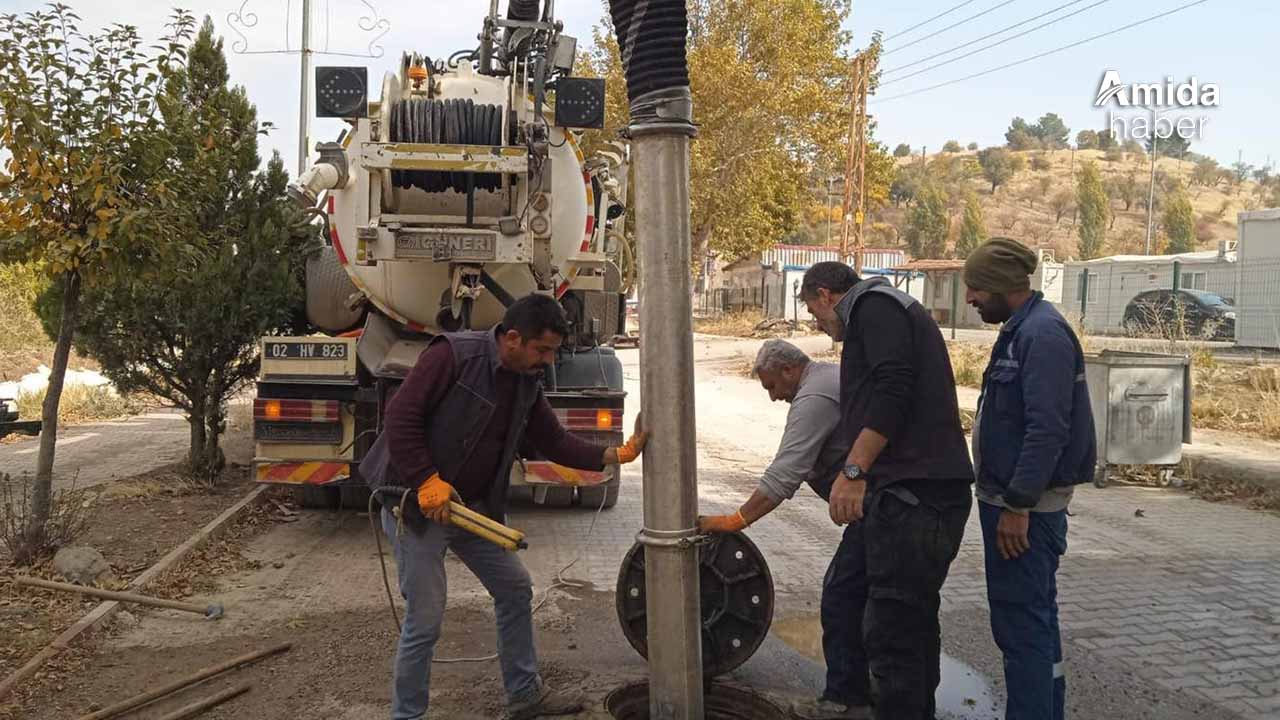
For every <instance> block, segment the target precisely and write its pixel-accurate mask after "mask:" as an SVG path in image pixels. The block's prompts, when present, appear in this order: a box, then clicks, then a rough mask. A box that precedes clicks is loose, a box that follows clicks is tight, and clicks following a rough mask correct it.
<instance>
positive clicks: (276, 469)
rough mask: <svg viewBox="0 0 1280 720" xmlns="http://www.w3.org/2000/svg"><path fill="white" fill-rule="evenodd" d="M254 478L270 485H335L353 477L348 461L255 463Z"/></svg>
mask: <svg viewBox="0 0 1280 720" xmlns="http://www.w3.org/2000/svg"><path fill="white" fill-rule="evenodd" d="M253 476H254V479H255V480H256V481H258V482H260V483H264V484H268V485H335V484H338V483H340V482H342V481H343V480H347V479H349V478H350V477H351V464H350V463H347V462H321V461H316V462H263V461H257V460H255V461H254V463H253Z"/></svg>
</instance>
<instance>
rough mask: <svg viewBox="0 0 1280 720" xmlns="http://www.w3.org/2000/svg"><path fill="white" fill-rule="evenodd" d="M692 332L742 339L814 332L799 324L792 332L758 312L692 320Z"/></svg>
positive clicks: (810, 328) (788, 324)
mask: <svg viewBox="0 0 1280 720" xmlns="http://www.w3.org/2000/svg"><path fill="white" fill-rule="evenodd" d="M693 331H694V332H696V333H701V334H704V335H720V336H724V337H742V338H757V339H760V338H786V337H792V336H793V335H812V334H814V333H815V332H816V331H815V330H814V329H813V328H812V327H810V326H809V325H807V324H801V325H800V326H799V328H797V329H796V330H795V332H794V333H793V332H792V327H791V323H790V322H787V321H785V320H781V319H779V318H772V319H766V318H765V317H764V314H763V313H762V312H761V311H759V310H747V311H744V312H730V313H724V314H723V315H719V316H716V317H706V318H694V319H693Z"/></svg>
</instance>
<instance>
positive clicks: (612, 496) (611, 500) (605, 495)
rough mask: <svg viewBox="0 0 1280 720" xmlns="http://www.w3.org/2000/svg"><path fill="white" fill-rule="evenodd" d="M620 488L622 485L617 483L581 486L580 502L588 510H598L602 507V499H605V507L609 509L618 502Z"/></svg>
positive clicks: (579, 491)
mask: <svg viewBox="0 0 1280 720" xmlns="http://www.w3.org/2000/svg"><path fill="white" fill-rule="evenodd" d="M620 489H621V486H619V485H618V484H617V483H608V484H605V485H593V486H591V487H580V488H578V503H579V504H580V505H581V506H582V507H584V508H586V509H587V510H596V509H597V508H599V507H600V502H601V500H603V501H604V509H605V510H608V509H609V508H611V507H613V506H614V505H617V504H618V491H619V490H620Z"/></svg>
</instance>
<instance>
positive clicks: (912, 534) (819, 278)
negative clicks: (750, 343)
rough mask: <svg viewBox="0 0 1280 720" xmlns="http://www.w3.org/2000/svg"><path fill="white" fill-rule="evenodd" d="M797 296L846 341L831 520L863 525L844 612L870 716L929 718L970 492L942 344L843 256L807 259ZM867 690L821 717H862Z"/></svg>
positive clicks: (890, 291)
mask: <svg viewBox="0 0 1280 720" xmlns="http://www.w3.org/2000/svg"><path fill="white" fill-rule="evenodd" d="M800 298H801V299H802V300H804V302H805V305H806V306H807V307H808V309H809V312H810V313H811V314H813V316H814V317H815V318H817V319H818V321H819V322H820V323H821V324H822V327H823V328H824V329H825V330H826V331H827V333H828V334H829V335H831V337H832V338H833V339H835V340H843V341H844V349H843V351H842V353H841V356H840V411H841V427H840V430H839V431H838V432H842V433H844V434H845V436H844V440H845V441H846V443H847V445H846V446H847V447H849V448H850V450H849V451H848V453H847V455H846V456H845V457H843V458H840V459H839V460H838V465H837V466H836V467H832V468H829V474H828V477H832V478H833V480H832V481H831V490H830V512H831V519H832V520H833V521H835V522H836V523H837V524H840V525H843V524H846V523H855V522H857V523H861V525H862V530H863V537H864V544H865V548H866V550H865V558H864V560H863V563H862V567H860V568H857V574H858V580H859V582H856V583H852V584H851V585H852V586H853V587H851V589H850V593H849V595H850V599H849V601H848V604H847V608H848V610H847V612H848V615H849V618H848V619H849V622H850V623H855V624H859V625H860V627H861V631H862V634H863V637H864V640H865V646H866V652H867V657H868V661H869V665H870V668H871V682H872V684H873V686H874V690H875V691H876V694H877V695H878V700H877V703H876V706H875V717H876V718H878V719H879V720H932V719H933V717H934V693H935V692H936V690H937V688H938V683H939V680H940V661H941V650H942V647H941V634H940V629H939V626H938V608H939V604H940V598H939V594H938V593H939V591H940V590H941V588H942V584H943V582H944V581H945V580H946V578H947V571H948V569H950V567H951V561H952V560H954V559H955V556H956V552H957V551H958V550H959V548H960V540H961V538H962V537H963V535H964V526H965V522H966V521H967V520H968V517H969V510H970V508H971V506H972V503H973V498H972V494H971V491H970V485H971V483H972V482H973V466H972V464H970V462H969V452H968V449H967V448H966V447H965V442H964V431H963V430H962V429H961V427H960V413H959V408H958V407H957V403H956V387H955V378H954V376H953V374H952V371H951V359H950V357H949V356H948V354H947V347H946V343H945V342H944V341H943V339H942V333H941V331H939V330H938V324H937V323H936V322H934V321H933V318H931V317H930V316H929V313H928V312H926V311H925V310H924V308H922V307H921V306H920V303H918V302H916V301H915V300H914V299H913V298H911V296H909V295H907V294H905V293H902V292H900V291H898V290H895V289H894V288H893V286H892V285H890V284H889V283H888V282H887V281H886V280H885V279H884V278H869V279H866V280H863V279H861V278H859V277H858V275H857V273H855V272H854V271H853V269H852V268H850V267H849V266H847V265H844V264H842V263H838V262H822V263H818V264H816V265H814V266H813V267H811V268H810V269H809V270H808V272H806V273H805V275H804V280H803V281H802V283H801V286H800ZM863 605H865V608H866V610H865V613H860V612H859V611H858V610H859V608H860V607H862V606H863ZM868 701H869V698H859V699H857V700H856V701H855V702H854V704H853V705H849V706H846V707H844V708H843V710H842V713H843V714H834V713H833V714H831V715H829V717H838V718H844V717H850V718H856V717H866V716H867V713H868V708H867V707H866V706H867V705H868V704H869V702H868Z"/></svg>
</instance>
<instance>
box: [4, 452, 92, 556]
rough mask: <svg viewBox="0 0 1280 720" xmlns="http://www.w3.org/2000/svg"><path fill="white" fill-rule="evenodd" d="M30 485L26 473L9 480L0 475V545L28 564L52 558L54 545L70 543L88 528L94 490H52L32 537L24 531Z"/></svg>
mask: <svg viewBox="0 0 1280 720" xmlns="http://www.w3.org/2000/svg"><path fill="white" fill-rule="evenodd" d="M31 492H32V484H31V477H30V476H29V475H23V476H22V477H21V478H20V479H19V480H16V481H15V480H13V479H12V478H10V477H9V476H8V475H0V544H3V545H4V547H5V550H7V551H8V556H9V558H10V559H11V560H12V561H13V562H14V563H15V564H19V565H24V566H29V565H34V564H37V563H39V562H40V561H42V560H44V559H45V558H49V557H52V556H53V554H54V553H55V552H57V550H58V548H61V547H64V546H67V545H72V544H74V543H75V541H76V540H77V539H78V538H80V537H81V536H83V535H84V534H85V533H87V532H88V531H89V527H90V524H91V523H92V521H93V516H94V509H93V508H94V501H95V500H96V498H97V493H94V492H91V491H87V490H77V489H76V486H75V484H74V483H72V485H71V487H69V488H64V489H61V490H55V491H54V492H53V496H52V497H51V498H50V500H49V517H48V520H47V521H46V522H45V523H44V525H43V526H42V527H41V528H40V531H39V533H38V534H37V535H36V536H35V537H34V538H33V537H30V536H29V535H28V534H27V526H28V524H29V523H30V517H31Z"/></svg>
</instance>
